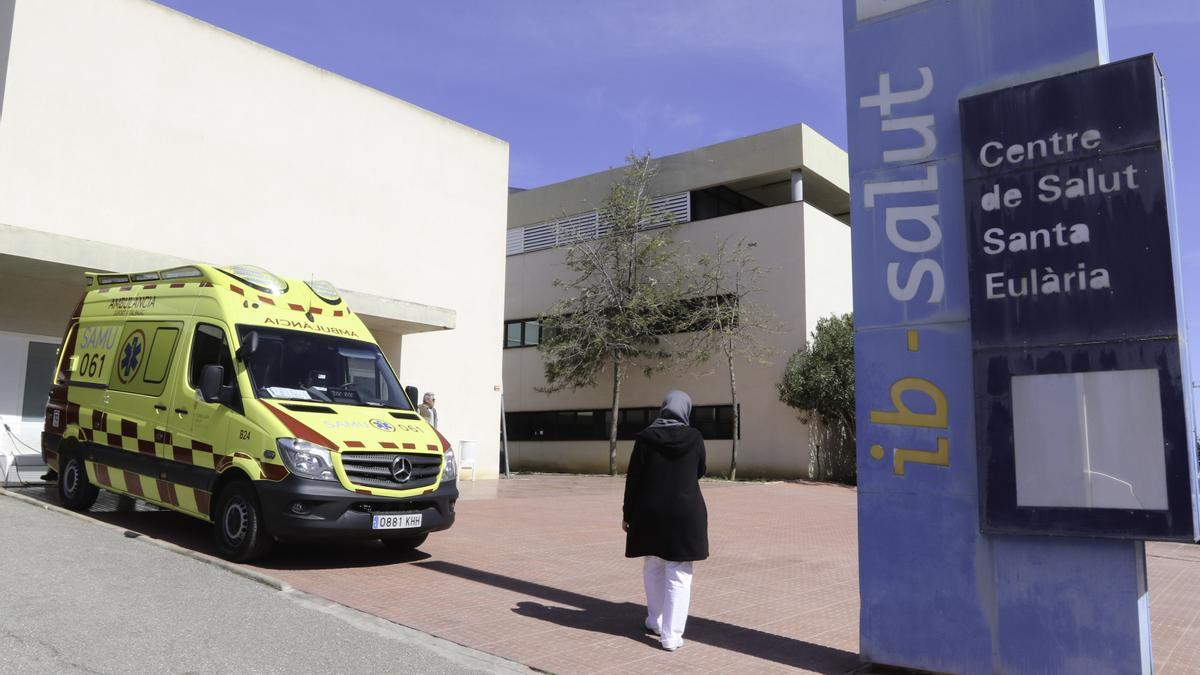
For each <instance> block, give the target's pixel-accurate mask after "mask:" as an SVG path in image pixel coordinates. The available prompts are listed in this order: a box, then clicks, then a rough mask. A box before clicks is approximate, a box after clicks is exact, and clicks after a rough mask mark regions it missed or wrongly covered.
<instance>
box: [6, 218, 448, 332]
mask: <svg viewBox="0 0 1200 675" xmlns="http://www.w3.org/2000/svg"><path fill="white" fill-rule="evenodd" d="M192 262H199V261H195V260H187V259H184V258H179V257H176V256H172V255H166V254H163V253H156V252H153V251H145V250H141V249H136V248H131V247H127V246H118V245H115V244H106V243H103V242H97V241H90V240H87V239H80V238H78V237H68V236H63V235H59V234H52V233H49V232H43V231H41V230H33V229H29V228H24V227H17V226H14V225H5V224H0V279H2V280H4V281H6V282H8V283H9V284H10V285H11V284H20V283H22V282H24V283H28V282H44V283H48V284H57V285H60V286H62V285H70V284H74V283H78V285H79V290H80V292H82V290H83V273H84V272H132V271H138V270H153V269H163V268H166V267H177V266H180V265H186V264H189V263H192ZM10 287H12V286H10ZM339 292H340V293H341V295H342V297H343V298H344V299H345V301H346V304H347V306H349V307H351V308H352V309H353V310H354V312H355V313H356V314H358V316H359V318H361V319H362V321H363V323H364V324H366V326H367V328H370V329H371V330H372V331H373V332H374V331H382V332H386V333H390V334H393V335H408V334H412V333H424V332H429V331H437V330H448V329H451V328H454V326H455V323H456V320H457V315H456V313H455V311H454V310H453V309H447V308H445V307H436V306H433V305H424V304H421V303H417V302H411V301H408V300H403V299H401V298H393V297H386V296H381V295H375V294H372V293H363V292H360V291H353V290H347V289H339ZM64 321H65V317H64Z"/></svg>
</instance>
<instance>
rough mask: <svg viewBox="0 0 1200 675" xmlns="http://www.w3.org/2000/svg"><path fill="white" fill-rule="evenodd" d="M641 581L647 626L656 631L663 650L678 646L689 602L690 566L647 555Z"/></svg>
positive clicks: (687, 563) (681, 637) (685, 622)
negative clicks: (642, 583) (643, 589)
mask: <svg viewBox="0 0 1200 675" xmlns="http://www.w3.org/2000/svg"><path fill="white" fill-rule="evenodd" d="M642 578H643V580H644V581H645V582H646V627H647V628H649V629H651V630H657V631H658V634H659V635H660V636H661V637H662V645H663V647H666V648H668V649H670V648H675V647H679V646H680V645H682V644H683V627H684V625H685V624H687V615H688V604H689V603H690V602H691V600H692V563H690V562H672V561H670V560H663V559H662V558H658V557H655V556H652V555H648V556H646V562H645V564H644V565H643V567H642Z"/></svg>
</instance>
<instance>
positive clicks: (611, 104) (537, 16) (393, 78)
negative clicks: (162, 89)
mask: <svg viewBox="0 0 1200 675" xmlns="http://www.w3.org/2000/svg"><path fill="white" fill-rule="evenodd" d="M1047 1H1053V0H1047ZM159 2H161V4H164V5H167V6H170V7H174V8H176V9H179V10H181V11H183V12H186V13H188V14H191V15H192V16H195V17H197V18H200V19H202V20H204V21H208V22H209V23H212V24H215V25H217V26H220V27H222V28H225V29H226V30H229V31H232V32H234V33H238V34H240V35H244V36H246V37H248V38H250V39H252V40H255V41H257V42H261V43H263V44H266V45H268V46H271V47H273V48H275V49H278V50H280V51H282V52H285V53H288V54H291V55H293V56H296V57H297V58H300V59H303V60H305V61H308V62H310V63H313V64H315V65H317V66H320V67H322V68H325V69H328V70H331V71H333V72H336V73H339V74H341V75H344V76H346V77H349V78H351V79H354V80H358V81H360V82H363V83H364V84H367V85H370V86H372V87H375V88H376V89H380V90H382V91H384V92H387V93H388V94H391V95H393V96H396V97H398V98H402V99H404V100H406V101H409V102H411V103H415V104H417V105H419V106H421V107H423V108H426V109H428V110H431V111H433V112H436V113H439V114H442V115H445V116H446V117H449V118H451V119H454V120H457V121H459V122H462V123H464V124H467V125H469V126H472V127H475V128H476V129H480V130H482V131H485V132H487V133H489V134H492V135H494V136H497V137H499V138H502V139H504V140H506V141H508V142H509V144H510V151H511V167H510V180H509V182H510V184H511V185H514V186H518V187H536V186H539V185H545V184H547V183H553V182H556V181H560V180H565V179H568V178H572V177H575V176H579V175H583V174H587V173H592V172H594V171H600V170H603V169H607V168H609V167H613V166H619V165H620V164H621V163H622V159H623V158H624V157H625V155H627V154H628V153H629V152H631V151H637V152H643V151H650V152H652V153H653V154H655V155H665V154H670V153H673V152H679V151H682V150H687V149H690V148H695V147H699V146H702V145H708V144H711V143H716V142H719V141H723V140H728V139H731V138H736V137H738V136H745V135H748V134H752V133H757V132H760V131H766V130H768V129H774V128H778V127H782V126H786V125H789V124H794V123H796V122H801V121H803V122H807V123H808V124H809V125H810V126H812V127H813V128H815V129H816V130H818V131H819V132H821V133H823V134H825V135H826V136H828V137H829V138H830V139H832V140H833V141H835V142H836V143H838V144H839V145H841V146H843V147H845V144H846V117H845V103H844V101H843V99H844V96H845V88H844V84H843V77H844V74H843V66H842V26H841V2H840V0H746V1H743V2H730V1H729V0H655V1H654V2H646V1H644V0H604V2H582V1H580V2H571V1H563V0H508V1H505V2H486V1H485V0H438V1H437V2H415V1H413V2H393V1H392V0H339V1H338V2H329V1H328V0H253V1H247V0H159ZM1107 10H1108V28H1109V31H1108V33H1109V43H1110V51H1111V56H1112V58H1113V59H1114V60H1116V59H1121V58H1126V57H1129V56H1137V55H1139V54H1144V53H1147V52H1155V53H1157V55H1158V59H1159V62H1160V64H1161V66H1162V69H1163V72H1164V73H1165V75H1166V77H1167V84H1168V89H1169V95H1170V112H1171V115H1172V129H1171V132H1172V142H1173V148H1172V150H1173V154H1174V156H1175V161H1176V166H1175V178H1176V184H1177V187H1178V192H1179V204H1178V210H1179V215H1180V222H1179V225H1180V229H1181V230H1182V232H1183V236H1182V242H1183V254H1184V267H1185V293H1186V297H1187V301H1188V302H1187V305H1188V314H1189V316H1190V317H1192V321H1191V323H1192V324H1193V325H1195V326H1196V328H1195V329H1194V330H1192V331H1191V336H1190V338H1191V340H1190V342H1191V343H1192V345H1193V348H1192V350H1191V352H1192V354H1193V355H1195V358H1194V359H1193V360H1194V362H1195V359H1196V358H1200V351H1198V350H1197V347H1198V346H1200V230H1198V228H1200V124H1197V123H1195V122H1194V121H1193V118H1195V117H1196V115H1197V113H1198V112H1200V72H1198V71H1200V38H1198V37H1197V36H1200V1H1197V0H1107ZM1195 365H1197V366H1200V363H1196V364H1195ZM1193 369H1194V370H1196V368H1195V367H1194V368H1193Z"/></svg>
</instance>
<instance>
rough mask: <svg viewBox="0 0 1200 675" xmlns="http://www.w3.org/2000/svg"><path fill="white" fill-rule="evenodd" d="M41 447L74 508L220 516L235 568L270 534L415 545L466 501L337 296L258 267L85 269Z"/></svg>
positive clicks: (448, 464) (449, 464) (429, 430)
mask: <svg viewBox="0 0 1200 675" xmlns="http://www.w3.org/2000/svg"><path fill="white" fill-rule="evenodd" d="M410 392H411V390H410ZM414 395H415V394H414ZM42 454H43V457H44V458H45V460H46V463H47V464H48V465H50V467H51V468H53V469H55V470H56V471H57V472H58V494H59V497H60V499H61V500H62V502H63V504H64V505H66V506H67V507H68V508H71V509H75V510H85V509H87V508H89V507H90V506H91V505H92V504H93V503H94V502H95V500H96V497H97V494H98V491H99V489H101V488H102V489H105V490H110V491H112V492H116V493H119V494H123V495H129V496H132V497H136V498H138V499H142V500H146V501H148V502H152V503H154V504H157V505H159V506H162V507H165V508H168V509H173V510H175V511H179V512H181V513H186V514H188V515H190V516H194V517H196V518H200V519H202V520H205V521H209V522H211V523H213V525H214V534H215V538H216V547H217V550H218V551H219V552H220V554H221V555H222V556H224V557H227V558H229V559H231V560H236V561H246V560H252V559H255V558H257V557H259V556H261V555H263V554H264V553H265V552H266V551H267V549H268V548H269V547H270V545H271V542H272V541H274V540H305V539H346V538H374V539H381V540H382V541H383V542H384V543H385V544H387V545H388V546H390V547H398V548H413V547H416V546H420V545H421V544H422V543H423V542H424V541H425V538H426V536H427V534H428V533H429V532H432V531H436V530H444V529H446V528H448V527H450V526H451V524H453V523H454V503H455V500H456V499H457V498H458V489H457V487H456V482H455V468H456V467H455V461H454V452H453V450H452V449H451V448H450V444H449V443H448V442H447V441H446V439H445V438H444V437H443V436H442V435H441V434H439V433H438V432H437V430H436V429H434V428H433V427H431V426H430V425H429V424H427V423H426V422H425V421H424V420H423V419H422V418H421V417H420V415H418V414H417V413H416V412H415V411H414V409H413V402H412V401H411V400H409V398H408V396H407V395H406V393H405V391H404V390H403V389H402V388H401V386H400V384H399V382H398V381H397V379H396V376H395V373H394V371H393V370H392V368H391V366H390V365H389V364H388V362H387V359H386V358H385V357H384V355H383V353H382V352H381V351H380V349H379V346H378V345H377V344H376V343H375V340H374V339H373V338H372V337H371V334H370V333H369V332H368V331H367V329H366V327H365V326H364V325H363V323H362V321H361V320H360V319H359V318H358V315H356V314H355V313H354V312H352V311H351V310H350V308H349V307H347V306H346V305H345V303H344V302H343V300H342V298H341V297H339V294H338V292H337V290H336V289H335V288H334V287H333V286H332V285H331V284H329V283H327V282H319V281H317V282H305V281H299V280H294V279H282V278H279V277H277V276H275V275H273V274H271V273H269V272H267V271H266V270H263V269H261V268H257V267H252V266H233V267H214V266H209V265H200V264H196V265H188V266H184V267H176V268H172V269H164V270H157V271H149V272H141V273H136V274H104V273H89V274H87V289H86V291H85V293H84V296H83V299H82V300H81V301H80V303H79V306H78V307H77V308H76V310H75V312H74V315H73V316H72V317H71V320H70V322H69V323H68V326H67V331H66V334H65V336H64V339H63V348H62V352H61V355H60V357H59V364H58V369H57V372H56V374H55V379H54V383H53V385H52V388H51V391H50V400H49V402H48V404H47V408H46V422H45V428H44V431H43V434H42Z"/></svg>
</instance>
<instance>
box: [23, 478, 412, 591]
mask: <svg viewBox="0 0 1200 675" xmlns="http://www.w3.org/2000/svg"><path fill="white" fill-rule="evenodd" d="M14 491H15V492H19V493H21V494H23V495H26V496H29V497H33V498H35V499H38V500H40V501H43V502H46V503H48V504H54V505H55V506H60V504H59V503H58V498H57V496H56V494H55V493H54V492H53V491H52V490H50V489H45V488H41V487H24V488H19V489H17V490H14ZM83 515H86V516H88V517H90V518H94V519H96V520H98V521H100V522H102V523H108V524H109V525H115V526H117V527H120V528H124V529H126V530H129V531H130V532H134V533H137V534H139V535H145V536H147V537H153V538H155V539H160V540H162V541H165V542H167V543H170V544H174V545H176V546H180V547H182V548H186V549H190V550H192V551H196V552H198V553H204V554H206V555H211V556H213V557H216V558H219V557H220V555H219V554H218V553H217V549H216V547H215V546H214V544H213V528H212V525H210V524H208V523H205V522H204V521H201V520H197V519H196V518H193V517H191V516H186V515H184V514H182V513H176V512H174V511H169V510H167V509H160V508H158V507H157V506H154V505H152V504H149V503H146V502H142V501H137V502H135V501H134V500H132V499H123V498H121V497H119V496H117V495H115V494H113V493H110V492H103V491H102V492H101V493H100V498H99V499H97V500H96V504H95V505H94V506H93V507H92V508H91V509H90V510H88V511H86V512H84V513H83ZM428 557H429V554H428V553H423V552H421V551H420V550H416V551H399V550H393V549H389V548H386V547H384V545H383V544H382V543H381V542H379V541H377V540H366V541H350V542H315V543H314V542H275V545H274V546H273V547H272V548H271V552H270V553H269V554H267V557H266V558H264V559H262V560H259V561H256V562H255V563H254V564H253V566H254V567H258V568H259V569H264V570H313V569H345V568H350V567H373V566H376V565H393V564H398V563H410V562H416V561H419V560H425V559H426V558H428Z"/></svg>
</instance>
